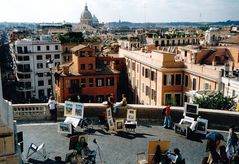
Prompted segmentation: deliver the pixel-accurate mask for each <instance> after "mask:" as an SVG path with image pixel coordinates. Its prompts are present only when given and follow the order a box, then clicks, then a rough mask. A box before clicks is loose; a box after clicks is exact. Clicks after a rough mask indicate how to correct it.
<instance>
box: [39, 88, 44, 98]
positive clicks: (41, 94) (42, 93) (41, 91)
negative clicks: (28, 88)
mask: <svg viewBox="0 0 239 164" xmlns="http://www.w3.org/2000/svg"><path fill="white" fill-rule="evenodd" d="M38 96H39V98H41V97H44V96H45V95H44V90H43V89H40V90H38Z"/></svg>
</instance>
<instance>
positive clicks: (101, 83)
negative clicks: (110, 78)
mask: <svg viewBox="0 0 239 164" xmlns="http://www.w3.org/2000/svg"><path fill="white" fill-rule="evenodd" d="M96 86H97V87H102V86H104V78H96Z"/></svg>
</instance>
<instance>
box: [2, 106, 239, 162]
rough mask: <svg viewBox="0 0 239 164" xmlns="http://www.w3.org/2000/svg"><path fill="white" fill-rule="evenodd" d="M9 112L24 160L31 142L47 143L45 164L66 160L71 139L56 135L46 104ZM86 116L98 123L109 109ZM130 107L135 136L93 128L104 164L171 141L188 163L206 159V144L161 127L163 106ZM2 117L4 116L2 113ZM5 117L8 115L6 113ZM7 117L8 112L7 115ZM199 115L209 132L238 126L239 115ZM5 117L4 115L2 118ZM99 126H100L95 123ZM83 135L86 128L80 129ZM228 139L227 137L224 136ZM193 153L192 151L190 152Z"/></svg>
mask: <svg viewBox="0 0 239 164" xmlns="http://www.w3.org/2000/svg"><path fill="white" fill-rule="evenodd" d="M7 105H8V106H9V109H12V110H13V117H14V119H15V120H17V131H23V133H24V152H23V160H25V158H26V154H27V150H28V147H29V145H30V144H31V143H35V144H36V145H40V144H41V143H42V142H44V143H45V144H46V151H47V156H48V157H49V159H48V161H46V163H50V162H52V163H54V157H55V156H60V157H61V158H62V160H65V156H66V154H67V153H69V152H72V150H69V137H67V136H66V135H62V134H60V133H58V132H57V124H56V123H50V122H49V118H50V114H49V111H48V108H47V104H45V103H42V104H10V103H9V104H7V102H6V103H5V106H7ZM84 106H85V112H84V117H89V118H91V119H93V120H95V123H96V122H97V118H98V115H100V114H102V113H103V112H104V111H105V109H106V108H107V106H105V105H103V104H97V103H90V104H84ZM63 108H64V104H63V103H61V104H59V105H58V121H63V120H64V114H63ZM127 108H133V109H136V110H137V121H138V125H139V126H138V127H137V129H136V133H125V132H120V133H116V132H112V133H111V132H108V131H106V130H105V129H104V128H102V127H100V126H98V125H94V128H93V130H92V131H91V133H89V135H88V143H89V147H90V148H91V149H96V145H95V144H94V143H93V139H97V142H98V143H99V145H100V146H101V148H102V151H101V154H102V158H103V160H104V161H105V163H117V164H118V163H119V164H121V163H122V164H125V163H135V162H136V158H137V155H136V154H137V153H139V152H146V153H147V149H148V141H149V140H158V139H160V140H169V141H170V142H171V144H170V150H173V149H174V148H176V147H177V148H179V149H180V150H181V152H182V155H183V157H184V158H185V159H186V162H187V163H189V164H190V163H192V164H193V163H198V161H201V160H202V158H203V157H204V156H206V155H207V153H206V152H205V148H206V141H205V140H201V139H199V138H193V139H191V140H189V139H186V138H185V137H184V136H180V135H178V134H176V133H175V132H174V131H173V130H168V129H164V128H162V126H160V125H162V120H163V117H162V114H161V112H162V109H163V107H161V106H149V105H136V104H129V105H128V106H127ZM1 114H3V113H2V112H1ZM5 114H6V113H5ZM172 114H173V121H174V122H179V120H180V119H181V118H182V114H183V108H182V107H172ZM7 115H8V116H10V115H9V113H8V114H7ZM199 115H200V116H202V117H203V118H206V119H208V120H209V128H210V129H224V130H227V129H228V127H229V126H231V125H232V124H238V121H239V119H237V118H238V117H239V113H237V112H230V111H221V110H209V109H199ZM2 116H3V115H2ZM117 117H119V118H125V117H126V109H125V107H122V108H120V109H119V114H118V115H117ZM96 124H97V123H96ZM78 131H80V132H82V131H83V129H80V128H79V129H78ZM222 134H223V135H224V136H225V137H226V136H227V134H226V133H225V132H223V133H222ZM188 150H190V151H188ZM31 158H32V162H33V163H39V162H40V161H43V158H42V157H41V156H38V155H33V156H32V157H31ZM97 162H100V159H99V154H97Z"/></svg>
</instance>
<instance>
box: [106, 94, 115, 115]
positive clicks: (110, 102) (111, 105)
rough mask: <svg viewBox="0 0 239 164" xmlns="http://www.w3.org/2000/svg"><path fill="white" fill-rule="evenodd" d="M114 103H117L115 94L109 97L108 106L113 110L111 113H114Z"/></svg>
mask: <svg viewBox="0 0 239 164" xmlns="http://www.w3.org/2000/svg"><path fill="white" fill-rule="evenodd" d="M114 103H115V99H114V96H113V93H111V94H110V96H109V97H108V105H109V107H110V109H111V112H113V109H114Z"/></svg>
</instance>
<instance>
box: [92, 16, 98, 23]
mask: <svg viewBox="0 0 239 164" xmlns="http://www.w3.org/2000/svg"><path fill="white" fill-rule="evenodd" d="M92 21H93V24H94V25H97V24H99V20H98V19H97V17H96V16H95V15H94V16H93V18H92Z"/></svg>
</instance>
